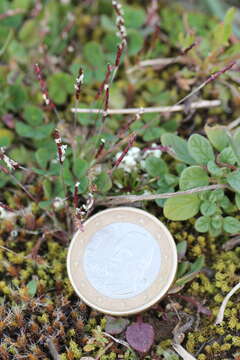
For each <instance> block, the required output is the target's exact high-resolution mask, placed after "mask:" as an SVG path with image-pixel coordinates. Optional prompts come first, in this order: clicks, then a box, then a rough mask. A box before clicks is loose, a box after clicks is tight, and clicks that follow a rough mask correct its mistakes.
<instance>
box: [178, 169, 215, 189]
mask: <svg viewBox="0 0 240 360" xmlns="http://www.w3.org/2000/svg"><path fill="white" fill-rule="evenodd" d="M208 184H209V179H208V175H207V173H206V171H205V170H204V169H202V168H201V167H200V166H190V167H188V168H186V169H184V170H183V172H182V173H181V176H180V180H179V186H180V189H181V190H188V189H193V188H195V187H200V186H206V185H208Z"/></svg>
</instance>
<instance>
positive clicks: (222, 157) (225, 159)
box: [219, 147, 237, 165]
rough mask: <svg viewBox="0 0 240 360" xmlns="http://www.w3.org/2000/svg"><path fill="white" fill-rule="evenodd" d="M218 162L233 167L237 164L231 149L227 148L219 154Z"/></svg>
mask: <svg viewBox="0 0 240 360" xmlns="http://www.w3.org/2000/svg"><path fill="white" fill-rule="evenodd" d="M219 161H220V162H222V163H227V164H230V165H235V164H236V162H237V158H236V155H235V154H234V151H233V149H232V148H231V147H227V148H226V149H224V150H223V151H221V153H220V154H219Z"/></svg>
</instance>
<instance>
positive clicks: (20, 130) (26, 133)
mask: <svg viewBox="0 0 240 360" xmlns="http://www.w3.org/2000/svg"><path fill="white" fill-rule="evenodd" d="M16 132H17V134H18V135H20V136H23V137H29V138H32V137H33V136H34V132H35V130H34V129H33V128H32V127H31V126H29V125H26V124H24V123H23V122H20V121H17V122H16Z"/></svg>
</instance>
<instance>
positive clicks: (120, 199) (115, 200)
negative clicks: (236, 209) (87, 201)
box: [96, 184, 227, 206]
mask: <svg viewBox="0 0 240 360" xmlns="http://www.w3.org/2000/svg"><path fill="white" fill-rule="evenodd" d="M225 188H227V185H226V184H214V185H209V186H200V187H197V188H194V189H189V190H185V191H176V192H172V193H165V194H149V195H120V196H107V197H105V198H101V199H98V200H97V201H96V204H97V205H107V206H115V205H121V204H131V203H135V202H137V201H151V200H157V199H168V198H172V197H176V196H179V195H189V194H194V193H199V192H202V191H208V190H216V189H225Z"/></svg>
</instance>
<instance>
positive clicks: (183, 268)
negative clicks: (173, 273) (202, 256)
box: [177, 261, 189, 279]
mask: <svg viewBox="0 0 240 360" xmlns="http://www.w3.org/2000/svg"><path fill="white" fill-rule="evenodd" d="M188 269H189V262H188V261H182V262H180V263H179V264H178V269H177V279H179V278H180V277H181V276H183V275H184V274H185V273H186V271H188Z"/></svg>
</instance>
